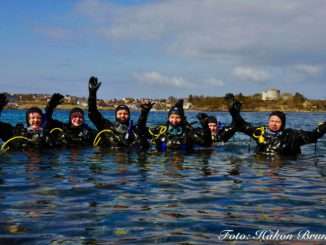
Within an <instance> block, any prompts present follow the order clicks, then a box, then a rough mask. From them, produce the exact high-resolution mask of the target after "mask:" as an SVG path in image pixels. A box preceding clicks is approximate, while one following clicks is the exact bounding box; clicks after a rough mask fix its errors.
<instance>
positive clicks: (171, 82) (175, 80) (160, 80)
mask: <svg viewBox="0 0 326 245" xmlns="http://www.w3.org/2000/svg"><path fill="white" fill-rule="evenodd" d="M135 78H136V79H137V80H138V81H139V82H141V83H145V84H148V85H153V86H157V85H159V86H173V87H179V88H181V87H186V86H187V87H189V86H190V85H191V84H190V83H189V82H187V81H186V80H185V79H184V78H183V77H169V76H165V75H162V74H160V73H159V72H155V71H152V72H145V73H142V74H136V75H135Z"/></svg>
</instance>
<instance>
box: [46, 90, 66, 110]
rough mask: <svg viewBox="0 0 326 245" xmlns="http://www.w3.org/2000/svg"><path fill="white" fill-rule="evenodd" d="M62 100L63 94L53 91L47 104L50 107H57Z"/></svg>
mask: <svg viewBox="0 0 326 245" xmlns="http://www.w3.org/2000/svg"><path fill="white" fill-rule="evenodd" d="M63 102H64V96H63V95H62V94H59V93H54V94H53V95H52V97H51V99H50V101H49V106H50V107H52V108H55V107H57V106H58V105H60V104H62V103H63Z"/></svg>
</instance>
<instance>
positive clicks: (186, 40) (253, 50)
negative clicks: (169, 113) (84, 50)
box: [76, 0, 326, 66]
mask: <svg viewBox="0 0 326 245" xmlns="http://www.w3.org/2000/svg"><path fill="white" fill-rule="evenodd" d="M325 7H326V6H325V1H324V0H314V1H305V0H287V1H283V0H274V1H268V2H266V1H261V0H251V1H243V0H233V1H229V0H219V1H216V0H201V1H198V0H166V1H153V2H146V3H143V4H135V5H114V4H112V3H108V2H105V1H100V0H94V1H91V0H83V1H81V2H80V3H79V5H78V6H77V8H76V9H77V10H79V13H82V14H84V15H85V16H87V17H90V18H91V19H93V20H94V21H95V22H97V21H98V20H99V19H101V23H98V22H97V23H95V26H94V29H96V31H97V32H98V33H100V34H101V35H103V36H104V37H105V38H107V39H109V40H110V41H113V40H118V41H120V40H149V41H151V42H153V41H155V42H157V44H159V43H161V45H162V43H163V40H164V44H165V43H166V45H162V46H164V47H167V48H168V50H173V52H174V53H175V54H179V55H186V56H195V57H207V56H210V57H216V58H219V57H221V56H230V57H237V58H238V59H240V61H243V59H245V60H246V62H247V63H249V62H251V63H254V64H260V65H261V63H266V64H269V65H270V64H272V65H276V66H283V65H284V64H285V63H287V64H290V63H291V62H293V61H294V60H298V57H303V56H304V57H305V60H312V61H314V62H316V63H321V62H324V61H325V57H324V56H325V55H323V53H325V54H326V32H324V31H323V30H324V26H325V24H326V11H325V10H324V9H325ZM316 54H318V55H316Z"/></svg>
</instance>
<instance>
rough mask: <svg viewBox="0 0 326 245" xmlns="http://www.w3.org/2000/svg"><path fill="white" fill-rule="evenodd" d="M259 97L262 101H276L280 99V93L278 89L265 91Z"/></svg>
mask: <svg viewBox="0 0 326 245" xmlns="http://www.w3.org/2000/svg"><path fill="white" fill-rule="evenodd" d="M261 95H262V96H261V97H262V100H277V99H278V98H280V95H281V92H280V90H278V89H267V90H265V91H263V92H262V94H261Z"/></svg>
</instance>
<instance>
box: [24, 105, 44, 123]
mask: <svg viewBox="0 0 326 245" xmlns="http://www.w3.org/2000/svg"><path fill="white" fill-rule="evenodd" d="M31 113H38V114H40V115H41V121H42V122H43V119H44V117H43V112H42V110H41V109H40V108H38V107H31V108H29V109H28V110H27V111H26V114H25V115H26V124H27V126H28V127H29V126H31V125H30V124H29V114H31Z"/></svg>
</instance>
